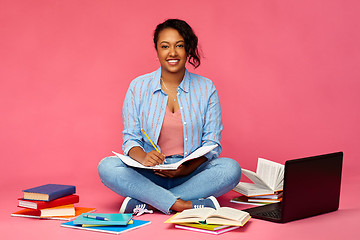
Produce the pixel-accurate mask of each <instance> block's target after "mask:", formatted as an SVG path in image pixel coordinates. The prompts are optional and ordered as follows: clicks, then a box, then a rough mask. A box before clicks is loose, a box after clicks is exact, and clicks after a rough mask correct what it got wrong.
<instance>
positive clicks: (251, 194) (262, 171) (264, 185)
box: [230, 158, 284, 205]
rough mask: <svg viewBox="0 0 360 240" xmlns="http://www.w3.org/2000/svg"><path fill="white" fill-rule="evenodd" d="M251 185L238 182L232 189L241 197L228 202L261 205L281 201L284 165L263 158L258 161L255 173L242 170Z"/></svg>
mask: <svg viewBox="0 0 360 240" xmlns="http://www.w3.org/2000/svg"><path fill="white" fill-rule="evenodd" d="M242 173H243V174H244V175H245V176H246V177H248V178H249V179H250V180H251V181H252V183H249V182H239V184H238V185H237V186H236V187H235V188H234V189H233V190H234V191H236V192H238V193H241V194H242V196H240V197H237V198H234V199H232V200H230V201H231V202H235V203H242V204H253V205H263V204H269V203H276V202H280V201H281V200H282V191H283V183H284V165H283V164H280V163H276V162H273V161H270V160H266V159H263V158H259V159H258V164H257V168H256V173H255V172H253V171H250V170H247V169H242Z"/></svg>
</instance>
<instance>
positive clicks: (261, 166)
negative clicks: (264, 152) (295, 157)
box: [256, 158, 284, 190]
mask: <svg viewBox="0 0 360 240" xmlns="http://www.w3.org/2000/svg"><path fill="white" fill-rule="evenodd" d="M283 169H284V165H282V164H280V163H276V162H273V161H269V160H266V159H263V158H258V164H257V168H256V174H257V175H258V176H259V177H260V178H261V179H262V180H263V181H264V182H266V183H267V185H268V186H269V187H270V188H271V189H272V190H275V189H276V188H277V185H278V184H279V182H280V181H281V178H283V177H284V175H282V176H281V172H283Z"/></svg>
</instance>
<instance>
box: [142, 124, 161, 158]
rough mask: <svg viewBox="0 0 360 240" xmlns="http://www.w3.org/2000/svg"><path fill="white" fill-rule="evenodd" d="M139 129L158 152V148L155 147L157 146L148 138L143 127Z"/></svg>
mask: <svg viewBox="0 0 360 240" xmlns="http://www.w3.org/2000/svg"><path fill="white" fill-rule="evenodd" d="M141 131H142V132H143V133H144V134H145V136H146V137H147V139H148V140H149V141H150V143H151V144H152V145H153V147H154V148H155V150H156V151H157V152H158V153H160V151H159V149H157V147H156V146H155V144H154V143H153V141H151V139H150V138H149V136H148V135H147V134H146V132H145V131H144V129H141Z"/></svg>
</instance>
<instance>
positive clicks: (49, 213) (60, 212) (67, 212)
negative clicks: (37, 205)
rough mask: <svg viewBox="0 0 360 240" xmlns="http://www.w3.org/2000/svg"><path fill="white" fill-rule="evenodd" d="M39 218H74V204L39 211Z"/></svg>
mask: <svg viewBox="0 0 360 240" xmlns="http://www.w3.org/2000/svg"><path fill="white" fill-rule="evenodd" d="M40 212H41V214H40V217H41V218H43V217H57V216H75V207H74V204H68V205H62V206H57V207H52V208H44V209H41V210H40Z"/></svg>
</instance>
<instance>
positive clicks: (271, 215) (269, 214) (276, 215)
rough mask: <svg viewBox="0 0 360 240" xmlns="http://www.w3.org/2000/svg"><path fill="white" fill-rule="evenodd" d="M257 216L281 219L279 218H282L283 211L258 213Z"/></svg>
mask: <svg viewBox="0 0 360 240" xmlns="http://www.w3.org/2000/svg"><path fill="white" fill-rule="evenodd" d="M256 215H258V216H262V217H268V218H274V219H279V218H281V211H279V210H274V211H269V212H257V213H256Z"/></svg>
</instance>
